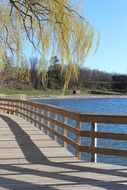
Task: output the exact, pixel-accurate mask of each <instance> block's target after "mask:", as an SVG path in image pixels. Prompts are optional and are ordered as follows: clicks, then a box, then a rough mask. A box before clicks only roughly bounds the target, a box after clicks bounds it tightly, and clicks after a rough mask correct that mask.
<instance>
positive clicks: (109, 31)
mask: <svg viewBox="0 0 127 190" xmlns="http://www.w3.org/2000/svg"><path fill="white" fill-rule="evenodd" d="M83 3H84V11H83V15H84V16H85V17H86V18H88V20H89V21H90V23H91V24H92V25H93V26H94V27H95V28H97V29H98V30H99V32H100V44H99V48H98V51H97V53H96V54H94V53H93V52H92V51H91V53H90V54H89V56H88V57H87V58H86V61H85V66H86V67H89V68H91V69H99V70H102V71H107V72H111V73H123V74H127V0H83Z"/></svg>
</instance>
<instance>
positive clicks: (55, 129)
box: [53, 113, 57, 141]
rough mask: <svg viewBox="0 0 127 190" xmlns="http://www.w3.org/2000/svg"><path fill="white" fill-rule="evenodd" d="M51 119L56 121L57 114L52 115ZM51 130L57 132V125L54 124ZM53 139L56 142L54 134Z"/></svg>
mask: <svg viewBox="0 0 127 190" xmlns="http://www.w3.org/2000/svg"><path fill="white" fill-rule="evenodd" d="M53 119H55V120H57V114H56V113H54V117H53ZM53 130H54V131H57V125H56V124H53ZM53 139H54V140H55V141H57V136H56V135H55V134H54V135H53Z"/></svg>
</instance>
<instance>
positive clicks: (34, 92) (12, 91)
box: [0, 88, 122, 96]
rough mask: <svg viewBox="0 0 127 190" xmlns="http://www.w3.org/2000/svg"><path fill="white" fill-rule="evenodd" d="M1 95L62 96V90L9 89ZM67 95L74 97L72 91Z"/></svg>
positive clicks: (0, 90)
mask: <svg viewBox="0 0 127 190" xmlns="http://www.w3.org/2000/svg"><path fill="white" fill-rule="evenodd" d="M0 94H5V95H18V94H26V95H28V96H60V95H62V90H60V89H59V90H58V89H54V90H52V89H47V90H35V89H29V90H17V89H9V88H0ZM89 94H90V95H91V94H92V95H122V94H121V93H118V92H113V91H107V90H91V89H83V90H81V95H89ZM65 95H72V90H68V91H66V92H65Z"/></svg>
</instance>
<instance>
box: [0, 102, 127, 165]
mask: <svg viewBox="0 0 127 190" xmlns="http://www.w3.org/2000/svg"><path fill="white" fill-rule="evenodd" d="M0 111H2V112H5V113H8V114H15V115H18V116H20V117H23V118H24V119H27V120H28V121H29V122H31V123H33V124H34V125H35V126H36V127H38V128H40V129H43V130H44V132H45V133H46V134H48V135H50V136H51V137H52V138H53V139H54V140H56V141H57V140H58V139H61V140H62V145H63V146H64V147H66V148H67V146H68V145H71V146H72V147H73V148H74V149H75V150H76V151H75V154H76V156H77V157H78V159H80V153H81V152H85V153H90V154H91V161H92V162H96V161H97V154H107V155H115V156H123V157H127V150H122V149H115V148H104V147H98V146H97V140H98V139H100V138H101V139H109V141H110V139H115V140H119V141H121V140H123V141H127V134H124V133H118V132H117V127H116V131H115V132H102V131H101V132H99V131H97V123H101V124H102V123H107V124H127V115H109V114H107V115H106V114H86V113H78V112H72V111H70V110H65V109H61V108H58V107H55V106H50V105H44V104H39V103H34V102H30V101H24V100H13V99H0ZM85 123H90V125H91V130H84V129H82V128H83V127H82V126H83V124H85ZM125 127H127V126H125ZM70 134H71V135H70ZM84 137H85V138H86V137H87V138H90V139H91V144H90V146H86V145H84V144H83V145H82V143H81V138H84ZM84 143H85V141H84Z"/></svg>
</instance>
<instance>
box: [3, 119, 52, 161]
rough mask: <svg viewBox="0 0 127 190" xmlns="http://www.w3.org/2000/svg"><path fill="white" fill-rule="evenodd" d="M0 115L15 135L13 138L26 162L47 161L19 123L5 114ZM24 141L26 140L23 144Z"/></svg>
mask: <svg viewBox="0 0 127 190" xmlns="http://www.w3.org/2000/svg"><path fill="white" fill-rule="evenodd" d="M0 117H1V118H2V119H3V120H4V121H5V122H6V123H7V124H8V127H9V128H10V130H11V131H12V133H13V135H14V136H15V139H16V141H17V143H18V145H19V146H20V149H21V150H22V152H23V154H24V156H25V158H26V160H27V161H28V162H30V163H32V164H41V163H43V162H45V161H46V162H47V161H48V160H47V158H46V156H45V155H44V154H42V152H41V151H40V150H39V148H38V147H37V146H36V145H35V144H34V142H33V141H32V139H31V138H30V136H29V135H28V134H27V133H26V132H25V131H24V130H23V129H22V128H21V127H20V125H18V123H16V122H15V121H13V120H12V119H11V118H9V117H7V116H5V115H0ZM24 141H26V143H25V146H24Z"/></svg>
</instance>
